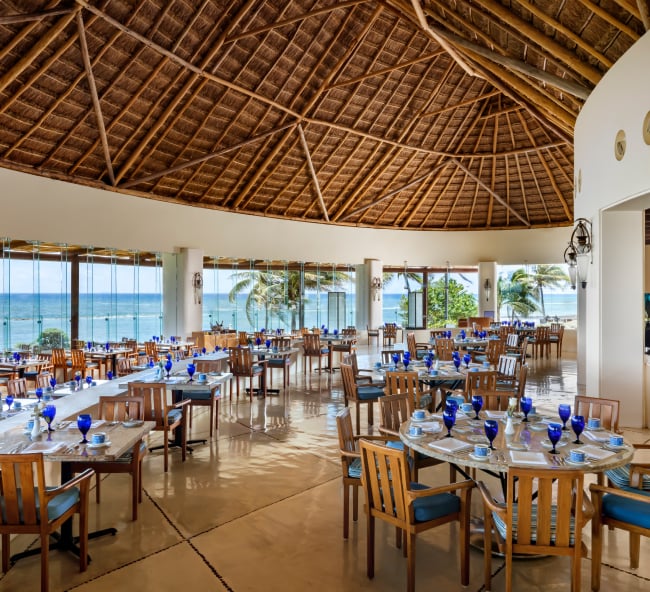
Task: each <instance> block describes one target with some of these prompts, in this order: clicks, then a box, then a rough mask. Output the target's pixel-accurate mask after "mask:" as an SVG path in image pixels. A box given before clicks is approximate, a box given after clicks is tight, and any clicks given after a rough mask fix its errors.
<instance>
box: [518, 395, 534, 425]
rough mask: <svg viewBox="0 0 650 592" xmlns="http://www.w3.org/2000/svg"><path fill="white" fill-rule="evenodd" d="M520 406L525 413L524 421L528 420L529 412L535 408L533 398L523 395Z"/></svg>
mask: <svg viewBox="0 0 650 592" xmlns="http://www.w3.org/2000/svg"><path fill="white" fill-rule="evenodd" d="M519 408H520V409H521V412H522V413H523V414H524V419H523V420H522V421H528V414H529V413H530V410H531V409H532V408H533V400H532V399H531V398H530V397H522V398H521V399H520V400H519Z"/></svg>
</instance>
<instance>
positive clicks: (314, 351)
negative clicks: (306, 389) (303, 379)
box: [302, 333, 332, 374]
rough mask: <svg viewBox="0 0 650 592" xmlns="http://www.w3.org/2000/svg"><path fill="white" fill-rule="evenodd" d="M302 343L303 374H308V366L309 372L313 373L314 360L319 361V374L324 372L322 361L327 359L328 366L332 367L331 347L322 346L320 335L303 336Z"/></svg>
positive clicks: (308, 334) (309, 334)
mask: <svg viewBox="0 0 650 592" xmlns="http://www.w3.org/2000/svg"><path fill="white" fill-rule="evenodd" d="M302 339H303V341H302V360H303V372H304V373H305V374H307V365H309V372H310V373H311V371H312V361H311V360H312V358H317V359H318V373H319V374H320V373H321V371H322V369H323V368H322V360H323V358H327V360H328V365H329V366H330V369H331V366H332V354H331V350H330V348H329V347H327V346H324V345H322V344H321V341H320V335H318V334H314V333H307V334H305V335H304V336H303V338H302Z"/></svg>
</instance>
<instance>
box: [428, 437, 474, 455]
mask: <svg viewBox="0 0 650 592" xmlns="http://www.w3.org/2000/svg"><path fill="white" fill-rule="evenodd" d="M429 446H431V448H436V449H437V450H441V451H442V452H458V451H459V450H464V449H465V448H472V446H473V445H472V444H469V443H468V442H463V441H462V440H457V439H456V438H445V439H443V440H436V441H435V442H429Z"/></svg>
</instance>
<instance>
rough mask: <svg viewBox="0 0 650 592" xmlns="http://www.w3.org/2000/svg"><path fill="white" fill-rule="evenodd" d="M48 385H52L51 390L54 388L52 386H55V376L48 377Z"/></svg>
mask: <svg viewBox="0 0 650 592" xmlns="http://www.w3.org/2000/svg"><path fill="white" fill-rule="evenodd" d="M50 386H51V387H52V390H54V387H55V386H56V378H54V376H52V378H50Z"/></svg>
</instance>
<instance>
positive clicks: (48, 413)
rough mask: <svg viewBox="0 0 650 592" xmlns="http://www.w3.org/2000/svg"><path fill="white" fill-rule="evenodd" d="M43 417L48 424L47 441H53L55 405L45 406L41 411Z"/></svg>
mask: <svg viewBox="0 0 650 592" xmlns="http://www.w3.org/2000/svg"><path fill="white" fill-rule="evenodd" d="M41 415H42V416H43V419H44V420H45V423H46V424H47V439H48V440H51V439H52V431H53V430H52V422H53V421H54V418H55V416H56V407H55V406H54V405H45V407H43V410H42V411H41Z"/></svg>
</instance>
